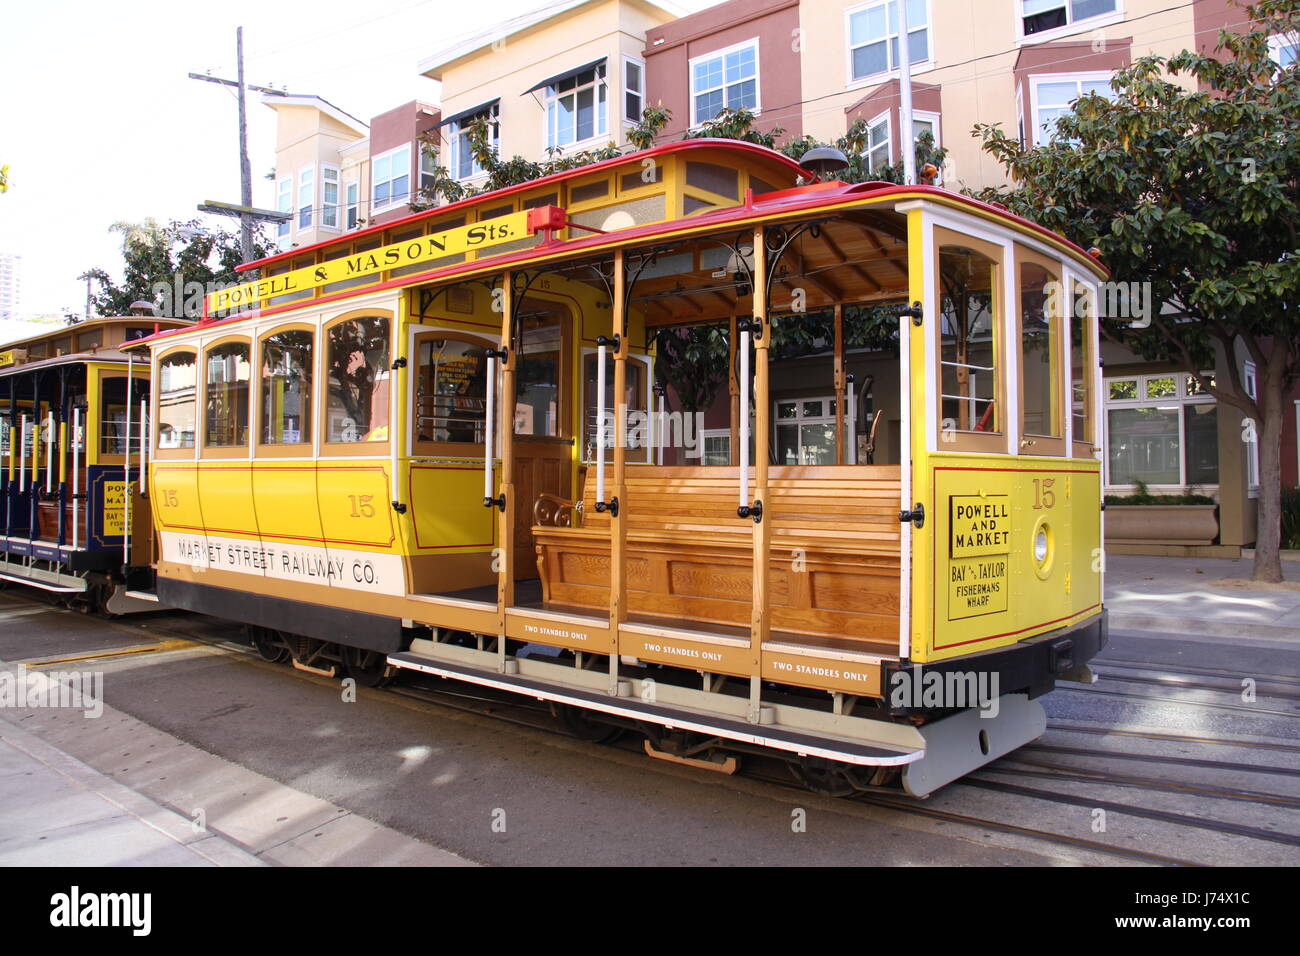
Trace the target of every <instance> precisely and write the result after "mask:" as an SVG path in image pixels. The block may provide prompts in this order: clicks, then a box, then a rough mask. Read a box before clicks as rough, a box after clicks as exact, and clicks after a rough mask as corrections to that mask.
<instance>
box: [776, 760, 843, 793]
mask: <svg viewBox="0 0 1300 956" xmlns="http://www.w3.org/2000/svg"><path fill="white" fill-rule="evenodd" d="M788 766H789V767H790V772H791V773H793V774H794V778H795V779H796V780H798V781H799V783H800V784H802V785H803V786H804V787H806V788H807V789H809V790H811V791H812V792H813V793H818V794H821V795H822V796H823V797H847V796H848V795H849V794H852V793H856V792H857V790H858V788H857V787H855V786H854V785H853V781H852V780H851V779H850V778H849V775H848V772H847V771H846V770H845V769H844V767H843V766H841V765H840V764H837V763H836V762H835V761H833V760H827V759H826V758H825V757H802V758H800V760H799V762H798V763H791V764H788Z"/></svg>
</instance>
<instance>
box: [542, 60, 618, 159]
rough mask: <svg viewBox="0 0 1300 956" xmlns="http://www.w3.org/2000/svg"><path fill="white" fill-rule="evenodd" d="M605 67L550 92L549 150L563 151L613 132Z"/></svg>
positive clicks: (576, 77)
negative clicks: (606, 102)
mask: <svg viewBox="0 0 1300 956" xmlns="http://www.w3.org/2000/svg"><path fill="white" fill-rule="evenodd" d="M605 98H606V91H605V65H604V64H603V63H602V64H601V65H600V66H597V67H594V68H593V69H590V70H584V71H583V72H581V73H578V74H576V75H575V76H570V77H566V78H565V79H563V80H560V81H559V82H557V83H556V84H555V85H554V86H548V87H547V88H546V146H547V148H548V149H559V148H561V147H564V146H568V145H570V144H572V143H580V142H582V141H583V140H585V139H591V138H592V137H595V136H604V135H605V134H606V133H607V132H608V129H609V123H608V121H607V120H606V105H605Z"/></svg>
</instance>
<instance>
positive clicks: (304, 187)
mask: <svg viewBox="0 0 1300 956" xmlns="http://www.w3.org/2000/svg"><path fill="white" fill-rule="evenodd" d="M315 204H316V167H314V166H308V167H307V168H306V169H300V170H299V171H298V228H299V229H308V228H310V227H311V222H312V218H311V213H312V206H314V205H315Z"/></svg>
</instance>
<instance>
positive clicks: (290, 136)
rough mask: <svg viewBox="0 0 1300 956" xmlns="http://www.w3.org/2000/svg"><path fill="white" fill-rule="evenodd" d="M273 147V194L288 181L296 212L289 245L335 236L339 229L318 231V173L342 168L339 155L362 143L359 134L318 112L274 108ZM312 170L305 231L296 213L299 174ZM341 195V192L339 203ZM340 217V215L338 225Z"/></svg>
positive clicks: (305, 107) (299, 107) (304, 108)
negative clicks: (326, 168) (310, 211)
mask: <svg viewBox="0 0 1300 956" xmlns="http://www.w3.org/2000/svg"><path fill="white" fill-rule="evenodd" d="M275 111H276V114H277V122H276V147H275V182H276V186H275V191H274V192H273V195H276V196H277V197H278V190H279V182H280V180H282V179H286V178H288V179H291V180H292V187H291V196H292V198H293V209H294V212H295V215H294V222H293V226H292V228H291V230H290V234H289V237H288V239H289V242H291V243H292V244H294V245H299V246H305V245H308V244H310V243H313V242H317V241H319V240H321V239H326V238H329V237H331V236H335V235H338V234H339V232H341V229H324V230H322V229H321V228H320V205H321V173H320V168H321V166H322V165H328V166H336V167H339V168H340V169H341V168H342V160H341V157H340V155H339V151H340V150H341V149H343V148H344V147H346V146H348V145H350V144H353V143H357V142H360V141H363V140H365V138H366V137H365V136H364V135H362V134H360V133H358V132H357V131H356V130H355V129H352V128H350V127H348V126H346V125H345V124H343V123H341V122H339V121H338V120H336V119H335V118H334V117H332V116H330V115H328V114H327V113H325V112H323V111H322V110H320V109H317V108H316V107H313V106H308V105H276V106H275ZM308 166H310V167H312V168H313V170H314V172H313V176H312V184H313V198H312V206H313V215H312V225H311V226H310V227H308V228H306V229H302V228H299V226H298V217H297V210H298V206H299V201H298V174H299V172H300V171H301V170H303V169H305V168H306V167H308ZM342 196H343V191H342V189H340V202H341V201H342ZM341 223H342V213H340V224H341Z"/></svg>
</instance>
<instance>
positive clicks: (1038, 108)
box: [1029, 73, 1113, 146]
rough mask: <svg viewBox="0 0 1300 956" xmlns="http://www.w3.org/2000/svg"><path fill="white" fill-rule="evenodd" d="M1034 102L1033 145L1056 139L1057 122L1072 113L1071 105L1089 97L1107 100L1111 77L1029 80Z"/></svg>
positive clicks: (1081, 75) (1093, 75) (1090, 75)
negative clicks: (1083, 97)
mask: <svg viewBox="0 0 1300 956" xmlns="http://www.w3.org/2000/svg"><path fill="white" fill-rule="evenodd" d="M1029 83H1030V92H1031V94H1032V96H1031V99H1032V101H1033V114H1034V115H1033V128H1034V129H1033V132H1034V143H1033V145H1035V146H1039V145H1042V144H1043V143H1046V142H1047V141H1048V140H1049V139H1054V138H1056V121H1057V120H1058V119H1060V118H1061V117H1062V116H1064V115H1065V114H1066V113H1069V112H1071V111H1072V110H1073V108H1074V107H1073V105H1072V104H1073V103H1074V101H1075V100H1077V99H1078V98H1079V97H1081V96H1084V95H1086V94H1088V93H1096V94H1098V95H1099V96H1104V97H1106V98H1107V99H1110V97H1111V95H1112V93H1113V90H1112V89H1111V85H1110V83H1111V74H1109V73H1076V74H1060V75H1057V76H1035V77H1031V78H1030V81H1029Z"/></svg>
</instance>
